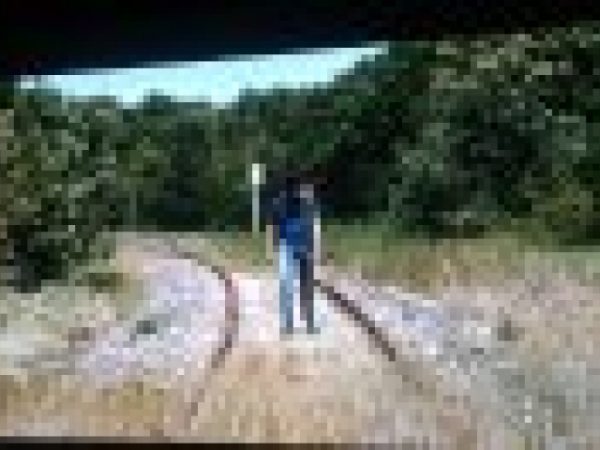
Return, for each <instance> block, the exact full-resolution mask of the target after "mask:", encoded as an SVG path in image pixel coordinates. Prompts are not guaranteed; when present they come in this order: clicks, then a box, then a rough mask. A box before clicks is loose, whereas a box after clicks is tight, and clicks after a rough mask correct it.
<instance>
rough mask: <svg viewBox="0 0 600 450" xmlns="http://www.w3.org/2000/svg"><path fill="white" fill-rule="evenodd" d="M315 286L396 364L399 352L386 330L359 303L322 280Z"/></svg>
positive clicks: (317, 281) (335, 308) (316, 282)
mask: <svg viewBox="0 0 600 450" xmlns="http://www.w3.org/2000/svg"><path fill="white" fill-rule="evenodd" d="M314 285H315V287H316V288H317V289H319V290H321V291H322V292H323V293H324V294H325V295H326V296H327V299H328V300H329V301H330V302H331V303H333V306H334V310H335V311H337V312H339V313H340V314H345V315H346V316H348V317H349V318H350V319H351V320H352V321H353V322H354V323H355V324H356V325H357V326H358V327H359V328H360V329H361V330H362V331H363V332H365V333H366V334H367V337H368V338H369V340H370V341H371V342H372V343H373V344H374V345H375V347H376V348H377V350H379V351H380V352H381V353H383V356H384V357H386V358H387V359H388V360H389V361H390V362H396V361H397V358H398V353H399V352H398V350H397V349H396V347H395V346H394V344H393V343H392V341H391V339H390V338H389V336H388V334H387V333H386V332H385V330H384V329H383V328H382V327H380V326H379V325H377V323H376V322H375V321H374V320H373V319H371V318H370V317H369V315H368V314H367V313H366V312H365V311H363V310H362V309H361V308H360V306H359V305H358V303H357V302H355V301H354V300H352V299H351V298H350V297H348V296H347V295H344V294H341V293H340V292H338V291H337V290H336V289H335V288H334V287H333V286H331V285H328V284H325V283H324V282H323V281H321V280H318V279H316V280H314Z"/></svg>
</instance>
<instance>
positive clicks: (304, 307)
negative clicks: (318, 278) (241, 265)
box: [269, 172, 318, 335]
mask: <svg viewBox="0 0 600 450" xmlns="http://www.w3.org/2000/svg"><path fill="white" fill-rule="evenodd" d="M269 216H270V222H271V223H272V226H273V231H272V239H273V242H274V249H275V251H276V253H277V255H278V259H279V260H278V265H279V308H280V316H281V332H282V334H283V335H290V334H293V332H294V304H295V298H296V292H297V290H298V291H299V292H298V294H299V299H300V302H299V306H300V313H301V318H302V319H303V320H304V321H305V323H306V331H307V332H308V333H309V334H314V333H317V332H318V329H317V327H316V325H315V308H314V275H315V274H314V265H315V220H316V218H317V205H316V200H315V195H314V186H313V184H312V183H311V182H310V178H309V177H308V176H307V175H306V174H304V173H302V172H295V173H289V172H288V173H285V174H283V176H282V177H281V178H280V179H279V181H278V182H276V187H275V193H274V195H273V198H272V202H271V209H270V212H269ZM297 288H299V289H297Z"/></svg>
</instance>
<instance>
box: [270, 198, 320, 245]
mask: <svg viewBox="0 0 600 450" xmlns="http://www.w3.org/2000/svg"><path fill="white" fill-rule="evenodd" d="M313 209H314V208H313V205H312V204H311V203H310V202H309V201H308V200H307V199H303V198H301V197H300V195H299V193H298V192H297V190H295V189H287V190H283V191H282V192H280V194H279V196H278V197H277V198H276V199H275V204H274V210H273V213H274V214H273V215H274V221H275V223H276V225H278V228H279V236H278V238H279V240H280V241H281V242H282V243H284V244H285V245H289V246H290V247H292V249H293V250H294V251H295V252H307V251H310V250H311V249H312V244H313V242H312V241H313V218H314V215H313Z"/></svg>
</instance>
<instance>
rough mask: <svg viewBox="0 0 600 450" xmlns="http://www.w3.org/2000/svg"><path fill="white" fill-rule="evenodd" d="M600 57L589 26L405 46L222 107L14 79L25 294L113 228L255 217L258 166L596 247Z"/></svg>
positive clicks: (415, 217) (370, 200) (412, 207)
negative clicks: (132, 99)
mask: <svg viewBox="0 0 600 450" xmlns="http://www.w3.org/2000/svg"><path fill="white" fill-rule="evenodd" d="M599 62H600V29H599V27H598V24H596V23H585V24H579V25H570V26H564V27H561V28H556V29H539V30H533V31H531V32H527V33H520V34H513V35H494V36H482V37H479V38H468V39H467V38H452V39H447V40H440V41H437V42H405V43H392V44H390V46H389V49H388V51H387V52H386V53H385V54H383V55H380V56H378V57H375V58H373V59H371V60H365V61H363V62H360V63H358V64H357V65H356V66H355V67H354V68H353V69H352V70H350V71H348V72H347V73H346V74H344V75H342V76H339V77H338V78H337V79H336V80H334V81H333V82H332V83H330V84H328V85H326V86H320V87H317V88H311V89H304V90H292V89H289V90H287V89H276V90H273V91H271V92H268V93H258V92H252V91H250V92H246V93H244V94H243V95H242V96H241V97H240V99H239V101H237V102H236V103H234V104H232V105H230V106H229V107H227V108H220V109H217V108H215V107H213V106H211V105H210V104H206V103H201V102H176V101H174V100H173V99H171V98H169V97H166V96H161V95H157V94H152V95H150V96H148V97H147V98H146V99H145V101H144V102H142V103H141V104H139V105H138V106H136V107H124V106H123V105H121V104H119V103H118V102H117V100H116V99H114V98H110V97H101V98H92V99H87V100H72V99H66V98H62V97H61V96H60V95H59V94H58V93H56V92H53V91H49V90H47V89H41V88H37V89H30V90H23V89H21V88H19V87H17V86H16V85H4V86H2V89H1V92H0V100H1V101H0V177H1V185H2V190H1V191H0V219H1V222H0V227H1V230H0V231H1V232H0V238H1V243H2V247H3V250H2V255H3V258H4V260H5V261H4V265H5V266H6V267H7V268H8V270H7V271H6V272H7V273H8V274H9V278H10V279H12V283H13V284H15V285H16V286H17V287H20V288H22V289H28V288H36V286H39V284H40V283H41V282H42V281H43V280H45V279H53V278H60V277H64V276H65V275H66V274H68V273H69V272H70V271H71V270H72V268H73V265H74V264H77V262H78V261H80V260H82V259H85V258H87V257H88V256H89V253H90V251H93V252H94V253H98V252H100V251H103V249H104V248H105V247H106V246H104V245H98V244H99V242H100V244H102V242H101V241H98V240H97V239H96V236H97V235H98V232H99V231H106V230H116V231H119V230H125V231H127V230H132V229H133V230H162V231H190V230H195V231H206V232H208V231H212V232H214V231H228V232H231V233H236V232H240V231H243V230H247V229H248V228H249V225H250V219H251V214H250V207H251V203H250V200H251V198H250V193H249V186H248V179H249V178H248V176H247V175H248V174H247V168H248V163H249V162H250V161H260V162H263V163H265V164H266V165H267V166H268V167H270V168H274V169H277V168H282V167H284V166H294V167H297V166H302V165H307V166H312V165H315V164H317V165H319V166H320V167H322V168H323V169H324V171H325V173H326V174H327V175H328V184H327V188H328V189H327V190H326V192H324V193H323V205H324V216H325V220H326V221H329V222H332V221H333V222H335V223H342V224H347V223H354V224H357V223H358V224H360V223H372V222H373V221H376V222H377V223H383V224H385V225H386V227H387V228H389V230H390V231H389V233H392V234H393V235H402V236H405V237H407V238H410V239H412V238H415V237H418V236H420V238H421V239H434V240H437V239H447V238H450V239H453V238H457V237H458V238H471V237H479V236H485V235H488V234H490V233H497V232H499V231H502V230H507V229H508V230H513V231H514V230H517V231H518V233H522V234H529V235H530V236H533V237H536V239H538V240H540V238H541V237H543V238H544V242H551V243H559V244H565V245H573V244H586V245H589V244H591V243H595V242H596V241H597V240H598V237H599V236H600V234H599V233H598V230H599V229H600V227H599V226H598V225H600V223H599V222H600V212H599V211H600V204H599V202H600V183H598V181H597V179H596V177H595V172H596V170H597V169H598V165H599V164H600V146H599V143H600V139H598V138H599V137H600V92H599V91H598V90H599V88H600V87H599V85H598V83H597V81H596V78H597V77H595V74H594V70H595V69H594V67H595V66H596V65H598V63H599ZM199 82H201V80H199ZM358 229H359V230H360V228H358ZM386 233H387V231H386ZM377 249H378V250H377V251H379V247H377ZM374 251H375V250H374ZM382 251H383V248H382Z"/></svg>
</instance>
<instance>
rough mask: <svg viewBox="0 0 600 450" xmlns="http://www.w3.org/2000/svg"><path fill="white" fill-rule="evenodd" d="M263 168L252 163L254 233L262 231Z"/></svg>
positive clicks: (258, 164)
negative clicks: (261, 189) (261, 194)
mask: <svg viewBox="0 0 600 450" xmlns="http://www.w3.org/2000/svg"><path fill="white" fill-rule="evenodd" d="M262 171H263V166H262V164H260V163H252V173H251V176H252V233H253V234H254V235H256V234H258V232H259V231H260V185H261V183H262V178H263V173H262Z"/></svg>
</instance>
